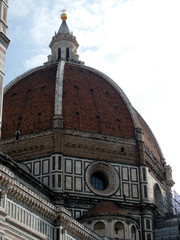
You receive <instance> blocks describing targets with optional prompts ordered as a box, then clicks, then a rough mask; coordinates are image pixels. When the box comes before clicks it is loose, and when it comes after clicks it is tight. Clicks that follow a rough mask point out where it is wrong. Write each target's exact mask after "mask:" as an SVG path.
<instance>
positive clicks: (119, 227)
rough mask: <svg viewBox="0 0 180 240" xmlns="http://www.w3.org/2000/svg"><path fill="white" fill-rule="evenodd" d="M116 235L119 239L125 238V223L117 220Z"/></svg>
mask: <svg viewBox="0 0 180 240" xmlns="http://www.w3.org/2000/svg"><path fill="white" fill-rule="evenodd" d="M114 231H115V234H114V237H115V238H118V239H125V231H124V225H123V223H121V222H116V223H115V224H114Z"/></svg>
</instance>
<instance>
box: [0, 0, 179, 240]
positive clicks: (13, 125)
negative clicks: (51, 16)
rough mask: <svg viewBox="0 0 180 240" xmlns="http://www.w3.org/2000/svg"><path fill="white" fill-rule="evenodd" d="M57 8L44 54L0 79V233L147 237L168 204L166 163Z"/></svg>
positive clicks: (53, 239)
mask: <svg viewBox="0 0 180 240" xmlns="http://www.w3.org/2000/svg"><path fill="white" fill-rule="evenodd" d="M1 2H4V1H1ZM61 18H62V24H61V26H60V28H59V31H58V32H57V33H56V34H55V36H53V38H52V41H51V43H50V48H51V55H50V56H48V62H46V63H45V64H44V65H43V66H40V67H37V68H35V69H32V70H30V71H28V72H26V73H24V74H23V75H21V76H19V77H17V78H16V79H15V80H13V81H12V82H10V83H9V84H8V85H7V86H6V87H5V89H4V100H3V122H2V140H1V151H2V153H1V155H0V186H1V206H0V216H1V217H0V234H1V235H0V236H1V238H2V239H4V240H11V239H22V240H25V239H28V240H34V239H48V240H62V239H63V240H65V239H67V240H74V239H77V240H85V239H86V240H88V239H89V240H93V239H94V240H96V239H98V240H102V239H104V240H105V239H106V240H108V239H109V240H110V239H111V240H112V239H114V240H115V239H126V240H130V239H131V240H135V239H136V240H140V239H141V240H153V239H155V234H154V233H155V219H156V217H157V216H161V217H164V216H165V215H166V213H172V205H171V187H172V185H173V180H172V175H171V168H170V166H168V165H166V162H165V160H164V157H163V154H162V152H161V149H160V147H159V145H158V142H157V140H156V138H155V136H154V135H153V133H152V132H151V130H150V128H149V127H148V125H147V124H146V122H145V121H144V120H143V118H142V117H141V115H140V114H139V113H138V112H137V111H136V110H135V109H134V108H133V106H132V105H131V103H130V101H129V100H128V98H127V96H126V95H125V93H124V92H123V91H122V89H121V88H120V87H119V86H118V85H117V84H116V83H115V82H113V80H112V79H110V78H109V77H108V76H106V75H105V74H104V73H102V72H100V71H98V70H96V69H94V68H91V67H88V66H86V65H85V64H84V62H82V61H80V60H79V56H78V55H77V48H78V43H77V41H76V37H75V36H73V34H72V33H71V32H70V31H69V28H68V26H67V23H66V19H67V16H66V14H65V13H63V14H62V15H61ZM177 234H178V233H177V232H176V236H177Z"/></svg>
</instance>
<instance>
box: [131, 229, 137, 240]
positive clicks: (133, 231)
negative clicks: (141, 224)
mask: <svg viewBox="0 0 180 240" xmlns="http://www.w3.org/2000/svg"><path fill="white" fill-rule="evenodd" d="M131 239H132V240H136V228H135V226H132V227H131Z"/></svg>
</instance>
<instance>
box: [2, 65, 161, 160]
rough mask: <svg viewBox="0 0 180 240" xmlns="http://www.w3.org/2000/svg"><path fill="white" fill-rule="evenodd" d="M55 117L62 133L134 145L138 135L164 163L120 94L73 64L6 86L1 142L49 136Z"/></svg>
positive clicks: (97, 74) (98, 75) (33, 72)
mask: <svg viewBox="0 0 180 240" xmlns="http://www.w3.org/2000/svg"><path fill="white" fill-rule="evenodd" d="M59 71H60V74H61V76H60V77H59V80H57V79H58V74H59ZM57 88H60V89H61V91H59V90H58V89H57ZM58 91H59V92H58ZM57 115H58V116H59V115H60V116H61V118H62V119H63V128H65V129H71V130H74V131H83V132H87V133H92V134H93V133H94V134H101V135H103V136H104V137H106V136H113V137H118V138H122V139H132V140H136V138H137V135H138V134H140V135H142V137H143V139H145V142H146V145H147V147H148V149H149V151H151V152H154V155H155V157H156V158H157V159H158V162H161V161H162V158H163V157H162V154H161V151H160V148H159V146H158V143H157V141H156V139H155V137H154V135H153V134H152V132H151V130H150V129H149V127H148V126H147V124H146V123H145V121H144V120H143V119H142V117H141V116H140V115H139V114H138V113H137V112H136V111H135V110H134V108H133V107H132V105H131V103H130V102H129V100H128V98H127V97H126V95H125V94H124V92H123V91H122V90H121V89H120V88H119V87H118V86H117V85H116V84H115V83H114V82H113V81H112V80H111V79H110V78H109V77H107V76H106V75H104V74H103V73H101V72H99V71H97V70H96V69H92V68H90V67H87V66H82V65H80V64H75V63H71V62H63V61H62V62H61V63H59V66H58V63H52V64H47V65H45V66H42V67H38V68H35V69H32V70H30V71H28V72H26V73H25V74H23V75H21V76H19V77H17V78H16V79H15V80H14V81H12V82H11V83H10V84H9V85H7V87H6V88H5V91H4V105H3V123H2V140H6V139H9V138H15V137H16V134H17V133H18V132H19V134H20V136H23V135H25V134H32V133H34V134H35V133H40V132H42V131H47V130H53V128H54V126H53V121H54V119H55V117H56V116H57Z"/></svg>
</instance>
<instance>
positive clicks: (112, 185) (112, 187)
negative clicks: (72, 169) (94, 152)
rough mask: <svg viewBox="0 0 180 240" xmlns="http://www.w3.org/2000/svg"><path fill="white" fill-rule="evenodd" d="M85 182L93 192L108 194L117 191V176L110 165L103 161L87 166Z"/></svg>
mask: <svg viewBox="0 0 180 240" xmlns="http://www.w3.org/2000/svg"><path fill="white" fill-rule="evenodd" d="M86 183H87V185H88V187H89V188H90V189H91V190H92V191H93V192H94V193H96V194H98V195H104V196H109V195H112V194H114V193H115V192H116V191H117V189H118V187H119V177H118V174H117V172H116V170H115V169H114V168H113V167H112V166H111V165H109V164H107V163H104V162H95V163H92V164H90V165H89V166H88V167H87V170H86Z"/></svg>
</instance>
